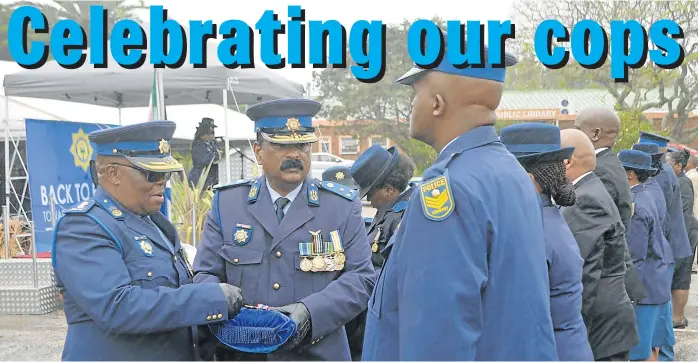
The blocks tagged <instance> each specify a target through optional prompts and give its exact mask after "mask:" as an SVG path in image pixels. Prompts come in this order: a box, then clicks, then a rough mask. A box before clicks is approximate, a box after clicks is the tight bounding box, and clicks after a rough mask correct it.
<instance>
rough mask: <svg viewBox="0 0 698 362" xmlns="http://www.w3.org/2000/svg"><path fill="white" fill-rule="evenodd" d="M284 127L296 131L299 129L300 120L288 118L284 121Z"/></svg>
mask: <svg viewBox="0 0 698 362" xmlns="http://www.w3.org/2000/svg"><path fill="white" fill-rule="evenodd" d="M286 127H288V129H289V130H290V131H292V132H298V130H300V129H301V122H300V121H299V120H298V118H289V119H288V121H286Z"/></svg>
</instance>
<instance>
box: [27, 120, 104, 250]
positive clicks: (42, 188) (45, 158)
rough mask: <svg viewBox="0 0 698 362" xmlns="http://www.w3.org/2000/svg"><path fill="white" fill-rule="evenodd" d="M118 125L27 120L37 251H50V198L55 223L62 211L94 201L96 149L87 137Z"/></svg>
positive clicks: (51, 226)
mask: <svg viewBox="0 0 698 362" xmlns="http://www.w3.org/2000/svg"><path fill="white" fill-rule="evenodd" d="M111 127H116V126H115V125H108V124H96V123H79V122H67V121H47V120H36V119H27V120H26V130H27V170H28V174H29V194H30V196H31V207H32V219H33V220H34V233H35V237H36V251H37V252H44V251H50V250H51V243H52V240H51V238H52V234H53V223H52V220H51V198H53V200H54V203H55V205H56V207H55V210H56V219H58V218H59V217H61V216H62V215H63V210H64V209H68V208H71V207H73V206H75V205H77V204H79V203H80V202H82V201H84V200H87V199H89V198H91V197H92V195H93V194H94V191H95V186H94V184H93V183H92V178H91V177H90V160H93V159H94V148H93V145H92V144H91V143H90V140H89V139H88V137H87V135H88V134H89V133H90V132H92V131H96V130H99V129H104V128H111Z"/></svg>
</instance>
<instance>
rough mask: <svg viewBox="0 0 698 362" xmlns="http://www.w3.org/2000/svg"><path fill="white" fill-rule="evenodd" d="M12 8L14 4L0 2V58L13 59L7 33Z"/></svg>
mask: <svg viewBox="0 0 698 362" xmlns="http://www.w3.org/2000/svg"><path fill="white" fill-rule="evenodd" d="M12 9H13V7H12V5H8V4H0V60H12V57H11V56H10V50H9V49H8V39H9V36H8V35H7V32H8V26H9V23H10V15H11V14H12Z"/></svg>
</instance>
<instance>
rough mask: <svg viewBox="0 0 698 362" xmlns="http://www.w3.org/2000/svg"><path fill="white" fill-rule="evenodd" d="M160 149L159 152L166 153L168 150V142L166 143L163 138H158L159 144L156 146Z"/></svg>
mask: <svg viewBox="0 0 698 362" xmlns="http://www.w3.org/2000/svg"><path fill="white" fill-rule="evenodd" d="M158 149H160V153H162V154H166V153H168V152H170V144H169V143H167V141H165V140H160V146H159V147H158Z"/></svg>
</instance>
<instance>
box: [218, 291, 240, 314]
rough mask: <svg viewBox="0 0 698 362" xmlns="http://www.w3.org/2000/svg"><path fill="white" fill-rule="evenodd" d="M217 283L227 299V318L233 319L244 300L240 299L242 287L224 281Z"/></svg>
mask: <svg viewBox="0 0 698 362" xmlns="http://www.w3.org/2000/svg"><path fill="white" fill-rule="evenodd" d="M218 285H220V287H221V290H222V291H223V295H225V298H226V299H227V300H228V319H233V318H234V317H235V316H236V315H238V313H240V309H242V307H243V306H244V305H245V302H244V301H243V300H242V289H240V288H238V287H236V286H234V285H230V284H226V283H220V284H218Z"/></svg>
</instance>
